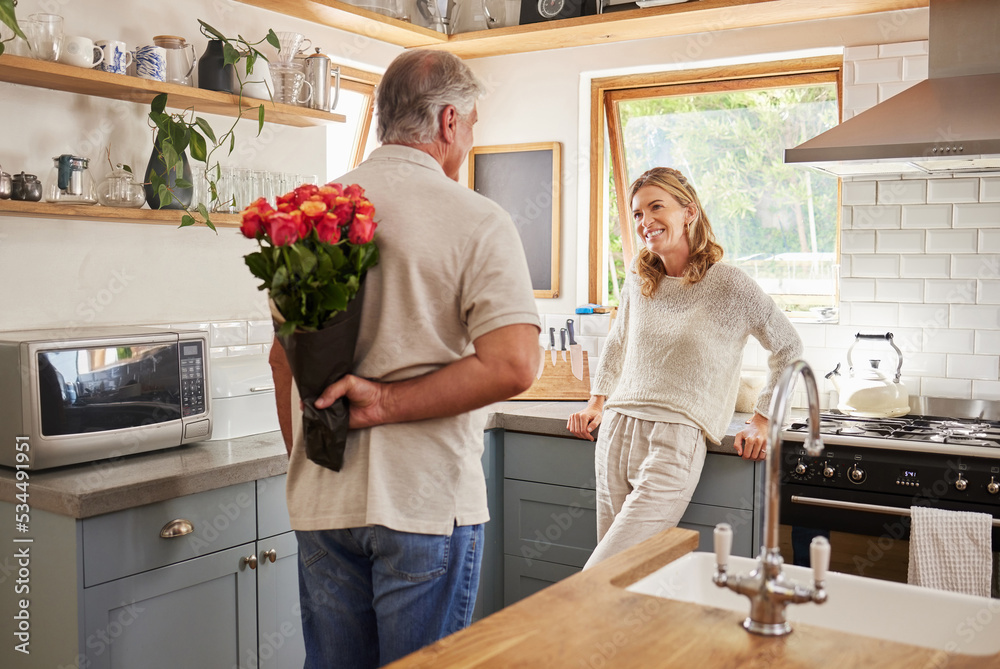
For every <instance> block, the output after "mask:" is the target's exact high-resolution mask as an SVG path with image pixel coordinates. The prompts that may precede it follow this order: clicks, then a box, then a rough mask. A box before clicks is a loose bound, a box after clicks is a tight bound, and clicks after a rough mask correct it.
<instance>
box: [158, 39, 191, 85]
mask: <svg viewBox="0 0 1000 669" xmlns="http://www.w3.org/2000/svg"><path fill="white" fill-rule="evenodd" d="M153 44H155V45H156V46H161V47H163V48H164V49H165V50H166V52H167V81H168V82H170V83H173V84H181V85H182V86H191V85H192V83H191V73H192V72H194V66H195V63H197V62H198V54H197V53H195V50H194V45H193V44H188V43H187V42H185V41H184V38H183V37H177V36H176V35H157V36H156V37H154V38H153ZM188 49H190V50H191V51H190V53H188Z"/></svg>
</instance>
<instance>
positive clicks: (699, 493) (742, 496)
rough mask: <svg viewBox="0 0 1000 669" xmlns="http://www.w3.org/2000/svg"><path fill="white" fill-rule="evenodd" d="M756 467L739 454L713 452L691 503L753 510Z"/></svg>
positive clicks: (707, 457) (706, 462)
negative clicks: (738, 455) (737, 455)
mask: <svg viewBox="0 0 1000 669" xmlns="http://www.w3.org/2000/svg"><path fill="white" fill-rule="evenodd" d="M754 468H755V463H753V462H751V461H749V460H744V459H743V458H739V457H736V456H735V455H722V454H721V453H709V454H708V455H706V456H705V468H704V469H702V472H701V479H700V480H699V481H698V487H697V488H695V491H694V494H693V495H692V496H691V503H692V504H711V505H712V506H725V507H729V508H731V509H750V510H752V509H753V496H754Z"/></svg>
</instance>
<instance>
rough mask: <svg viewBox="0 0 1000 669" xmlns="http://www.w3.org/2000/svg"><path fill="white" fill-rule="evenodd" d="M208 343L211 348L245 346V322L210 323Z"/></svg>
mask: <svg viewBox="0 0 1000 669" xmlns="http://www.w3.org/2000/svg"><path fill="white" fill-rule="evenodd" d="M209 342H210V344H211V345H212V346H246V343H247V322H246V321H226V322H221V323H212V324H211V330H210V339H209Z"/></svg>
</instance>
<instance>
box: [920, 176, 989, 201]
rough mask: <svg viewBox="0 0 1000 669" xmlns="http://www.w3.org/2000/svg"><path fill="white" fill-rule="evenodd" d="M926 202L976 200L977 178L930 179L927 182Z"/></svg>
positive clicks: (977, 196)
mask: <svg viewBox="0 0 1000 669" xmlns="http://www.w3.org/2000/svg"><path fill="white" fill-rule="evenodd" d="M927 201H928V202H931V203H933V202H951V203H955V202H978V201H979V179H931V180H929V181H928V182H927Z"/></svg>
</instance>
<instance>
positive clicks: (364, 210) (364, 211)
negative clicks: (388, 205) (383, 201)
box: [354, 198, 375, 218]
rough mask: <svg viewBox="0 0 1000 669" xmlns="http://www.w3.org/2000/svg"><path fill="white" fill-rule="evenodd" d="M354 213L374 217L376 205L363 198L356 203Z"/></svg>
mask: <svg viewBox="0 0 1000 669" xmlns="http://www.w3.org/2000/svg"><path fill="white" fill-rule="evenodd" d="M354 213H355V214H357V215H358V216H367V217H369V218H374V216H375V205H373V204H372V203H371V202H369V201H368V200H366V199H364V198H362V199H360V200H358V201H357V202H355V203H354Z"/></svg>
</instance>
